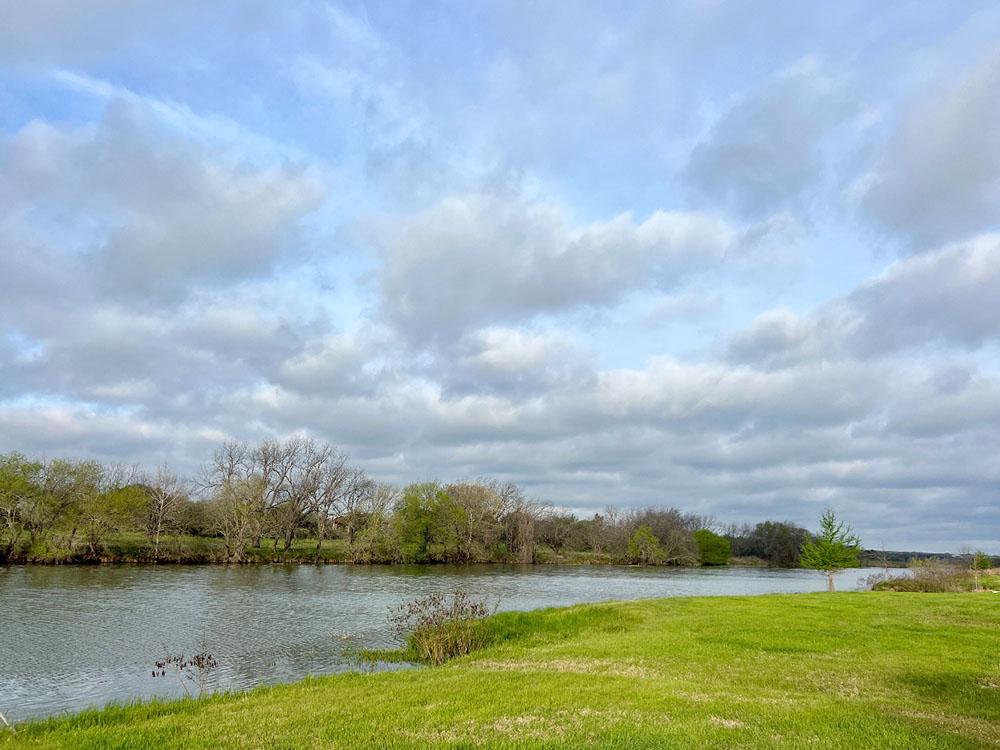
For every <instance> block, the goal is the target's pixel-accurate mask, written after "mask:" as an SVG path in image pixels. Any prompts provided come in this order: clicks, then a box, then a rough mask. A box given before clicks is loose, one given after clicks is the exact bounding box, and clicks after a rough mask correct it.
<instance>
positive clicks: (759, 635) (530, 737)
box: [0, 592, 1000, 748]
mask: <svg viewBox="0 0 1000 750" xmlns="http://www.w3.org/2000/svg"><path fill="white" fill-rule="evenodd" d="M484 622H488V623H489V627H490V628H491V629H492V630H493V631H494V632H495V633H496V638H495V639H494V640H493V641H492V642H491V643H490V644H489V645H487V646H486V647H485V648H483V649H482V650H480V651H476V652H474V653H472V654H471V655H469V656H466V657H460V658H458V659H455V660H452V661H450V662H448V663H446V664H445V665H443V666H440V667H427V668H422V669H416V670H405V671H397V672H375V673H365V672H352V673H342V674H337V675H329V676H323V677H308V678H306V679H304V680H301V681H298V682H293V683H287V684H280V685H271V686H263V687H258V688H255V689H253V690H250V691H247V692H238V693H235V692H234V693H220V694H213V695H208V696H206V697H204V698H200V699H194V700H192V699H180V700H153V701H151V702H143V703H132V704H119V705H109V706H105V707H103V708H101V709H90V710H85V711H82V712H80V713H75V714H72V715H69V716H56V717H49V718H42V719H36V720H31V721H27V722H24V723H19V724H17V730H18V734H17V735H16V736H15V735H12V734H10V733H9V732H3V733H2V734H0V747H21V746H23V747H36V748H55V747H98V746H101V747H103V746H115V747H154V746H155V747H165V748H174V747H176V748H181V747H185V748H188V747H205V748H207V747H223V748H227V747H233V748H236V747H240V748H247V747H251V748H256V747H262V748H263V747H268V746H273V745H278V746H303V747H305V746H317V745H322V746H324V747H330V748H341V747H343V748H348V747H350V748H355V747H357V748H366V747H372V748H375V747H398V748H410V747H414V748H416V747H438V746H440V747H455V746H457V745H462V746H464V745H466V744H470V745H480V744H484V745H485V746H488V747H504V748H506V747H511V748H513V747H536V746H537V747H553V746H558V747H622V748H625V747H657V746H660V747H704V746H728V745H731V744H733V743H737V744H740V745H741V746H742V747H748V748H758V747H759V748H764V747H785V746H787V747H798V746H801V745H802V744H803V743H813V744H815V743H817V742H818V743H819V746H827V747H831V746H842V747H843V746H859V744H863V743H865V742H867V741H870V740H873V739H874V738H879V740H880V743H881V744H880V746H883V747H899V748H902V747H920V746H938V745H939V744H941V745H942V746H952V745H953V744H955V743H956V742H957V743H958V744H955V746H963V747H964V746H969V747H971V746H979V745H981V744H982V745H985V744H988V743H989V742H993V741H997V740H1000V714H998V707H997V704H996V702H995V690H996V689H998V688H997V685H1000V674H995V665H992V664H986V663H984V662H983V660H982V659H981V658H979V657H978V656H977V654H982V653H984V652H986V651H988V650H989V649H990V648H995V647H996V646H997V641H998V636H997V635H996V633H997V632H1000V631H998V628H1000V599H998V598H996V597H986V596H978V595H975V594H898V593H878V592H854V593H841V594H824V593H811V594H773V595H765V596H718V597H704V596H702V597H678V598H671V599H643V600H634V601H630V602H614V603H602V604H584V605H575V606H571V607H561V608H552V609H542V610H534V611H530V612H505V613H500V614H498V615H495V616H493V617H492V618H490V619H489V620H488V621H484ZM733 623H739V626H740V627H739V628H738V629H736V630H733V629H732V627H731V624H733ZM942 675H944V676H947V683H948V684H947V685H946V686H944V687H943V689H942V690H936V689H935V690H934V691H931V692H927V690H926V685H925V681H926V680H932V681H933V680H938V681H940V680H941V679H943V677H942ZM956 680H957V681H958V682H956ZM959 683H961V685H969V686H971V687H972V688H975V690H973V691H972V692H969V689H965V690H959V689H956V688H957V687H958V686H959ZM926 684H932V683H926ZM933 684H936V683H933ZM922 686H923V687H922ZM386 705H392V706H393V707H394V709H393V711H392V712H389V713H386V712H385V710H384V708H383V707H384V706H386ZM306 717H308V720H304V719H306Z"/></svg>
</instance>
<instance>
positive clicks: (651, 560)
mask: <svg viewBox="0 0 1000 750" xmlns="http://www.w3.org/2000/svg"><path fill="white" fill-rule="evenodd" d="M663 558H664V554H663V547H661V546H660V540H659V539H657V538H656V535H655V534H653V530H652V529H650V528H649V527H648V526H640V527H639V528H637V529H636V530H635V531H634V532H632V537H631V538H630V539H629V540H628V552H627V553H626V559H627V560H628V561H629V562H630V563H633V564H636V565H656V564H658V563H661V562H663Z"/></svg>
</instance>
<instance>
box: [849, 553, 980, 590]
mask: <svg viewBox="0 0 1000 750" xmlns="http://www.w3.org/2000/svg"><path fill="white" fill-rule="evenodd" d="M910 570H911V571H912V573H911V575H908V576H886V575H878V576H872V577H871V579H870V580H869V583H870V584H871V588H872V590H873V591H919V592H927V593H946V592H954V591H968V590H969V589H970V588H972V575H971V573H970V572H969V571H968V570H964V569H962V568H958V567H955V566H954V565H949V564H948V563H946V562H944V561H943V560H940V559H938V558H933V557H932V558H929V559H927V560H911V561H910Z"/></svg>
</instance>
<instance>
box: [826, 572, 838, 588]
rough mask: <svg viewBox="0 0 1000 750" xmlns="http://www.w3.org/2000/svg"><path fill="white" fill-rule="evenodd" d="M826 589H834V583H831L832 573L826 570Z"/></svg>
mask: <svg viewBox="0 0 1000 750" xmlns="http://www.w3.org/2000/svg"><path fill="white" fill-rule="evenodd" d="M826 590H827V591H836V589H835V588H834V585H833V573H830V572H827V574H826Z"/></svg>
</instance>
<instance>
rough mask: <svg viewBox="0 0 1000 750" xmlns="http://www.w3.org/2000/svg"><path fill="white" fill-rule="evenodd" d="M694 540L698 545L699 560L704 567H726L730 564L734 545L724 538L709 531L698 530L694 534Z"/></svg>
mask: <svg viewBox="0 0 1000 750" xmlns="http://www.w3.org/2000/svg"><path fill="white" fill-rule="evenodd" d="M694 540H695V542H697V543H698V559H699V560H700V561H701V564H702V565H725V564H726V563H728V562H729V557H730V556H731V555H732V545H730V543H729V540H728V539H726V538H725V537H724V536H719V535H718V534H716V533H714V532H713V531H710V530H709V529H698V531H696V532H694Z"/></svg>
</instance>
